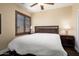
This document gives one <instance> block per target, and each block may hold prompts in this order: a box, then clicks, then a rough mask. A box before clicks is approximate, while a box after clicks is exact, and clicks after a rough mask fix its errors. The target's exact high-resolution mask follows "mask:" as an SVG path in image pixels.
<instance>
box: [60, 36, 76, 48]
mask: <svg viewBox="0 0 79 59" xmlns="http://www.w3.org/2000/svg"><path fill="white" fill-rule="evenodd" d="M60 38H61V42H62V45H63V47H73V48H74V45H75V38H74V36H72V35H60Z"/></svg>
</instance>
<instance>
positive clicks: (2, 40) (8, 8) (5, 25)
mask: <svg viewBox="0 0 79 59" xmlns="http://www.w3.org/2000/svg"><path fill="white" fill-rule="evenodd" d="M15 10H18V11H20V12H22V13H24V14H26V15H29V16H31V14H30V13H28V12H27V11H26V9H25V8H23V7H21V6H19V5H17V4H0V14H1V21H2V34H0V50H1V49H4V48H6V47H7V45H8V43H9V42H10V41H11V40H12V38H14V37H15Z"/></svg>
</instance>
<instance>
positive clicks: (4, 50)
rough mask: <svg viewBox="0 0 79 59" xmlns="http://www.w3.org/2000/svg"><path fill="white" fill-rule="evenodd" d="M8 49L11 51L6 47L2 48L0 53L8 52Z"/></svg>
mask: <svg viewBox="0 0 79 59" xmlns="http://www.w3.org/2000/svg"><path fill="white" fill-rule="evenodd" d="M7 51H9V50H8V48H5V49H3V50H0V55H1V54H4V53H5V52H7Z"/></svg>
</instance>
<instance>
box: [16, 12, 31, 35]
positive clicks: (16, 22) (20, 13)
mask: <svg viewBox="0 0 79 59" xmlns="http://www.w3.org/2000/svg"><path fill="white" fill-rule="evenodd" d="M17 14H20V15H22V16H24V30H23V33H17ZM25 17H28V18H29V21H30V27H31V17H30V16H28V15H25V14H23V13H21V12H19V11H15V35H16V36H17V35H24V34H30V33H31V28H30V29H29V31H30V32H25V30H26V27H25Z"/></svg>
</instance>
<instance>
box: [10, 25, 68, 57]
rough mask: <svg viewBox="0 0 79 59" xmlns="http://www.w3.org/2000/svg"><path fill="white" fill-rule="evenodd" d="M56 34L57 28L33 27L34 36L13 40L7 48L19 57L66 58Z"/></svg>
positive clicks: (24, 36)
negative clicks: (25, 55) (28, 55)
mask: <svg viewBox="0 0 79 59" xmlns="http://www.w3.org/2000/svg"><path fill="white" fill-rule="evenodd" d="M58 33H59V26H35V33H34V34H30V35H23V36H19V37H16V38H14V39H13V40H12V41H11V42H10V43H9V45H8V48H9V50H11V51H16V52H17V53H18V54H20V55H24V54H28V53H31V54H34V55H37V56H67V52H66V51H65V50H64V49H63V47H62V44H61V40H60V36H59V34H58Z"/></svg>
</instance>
